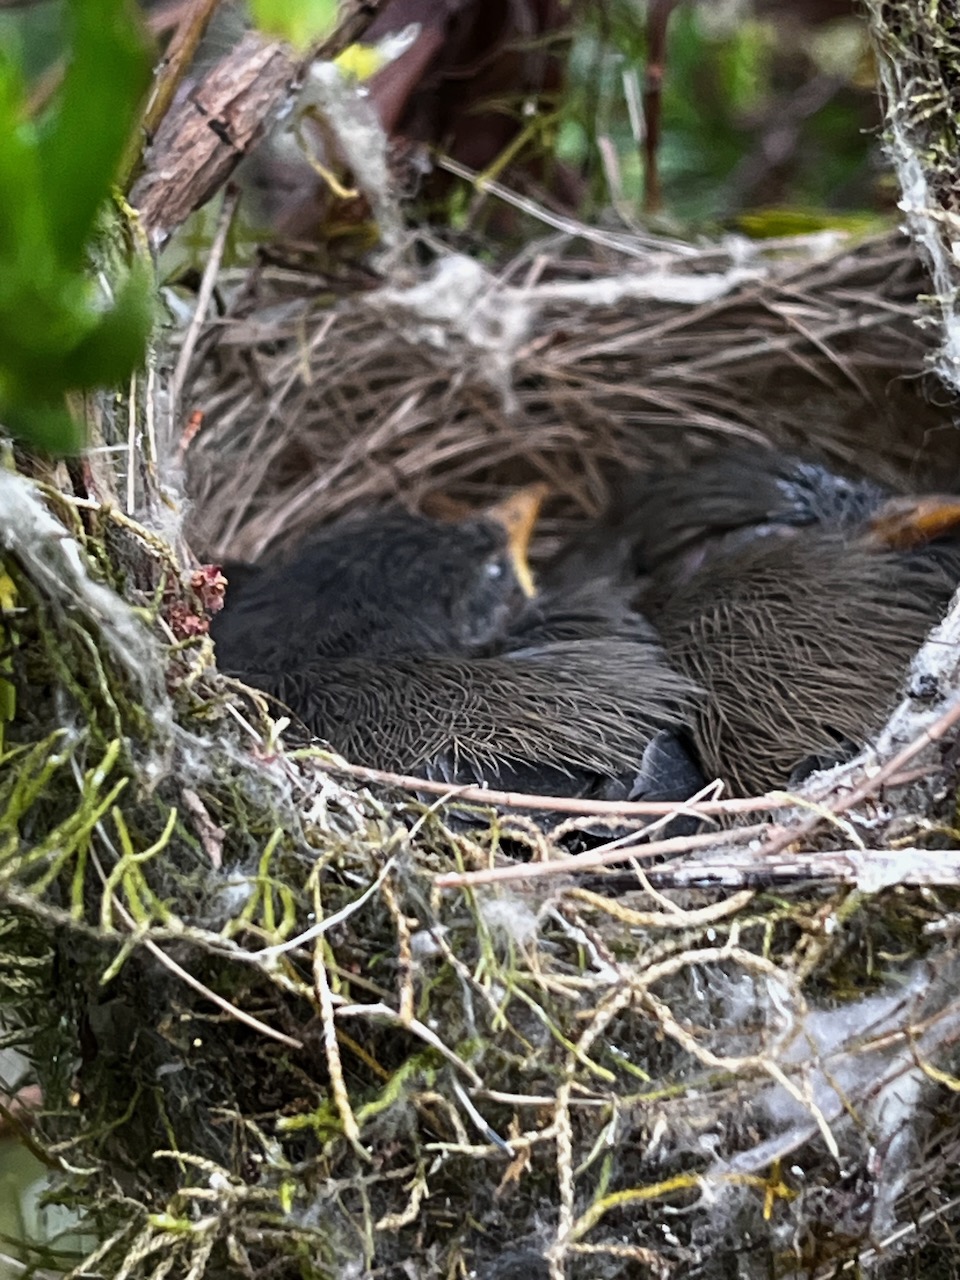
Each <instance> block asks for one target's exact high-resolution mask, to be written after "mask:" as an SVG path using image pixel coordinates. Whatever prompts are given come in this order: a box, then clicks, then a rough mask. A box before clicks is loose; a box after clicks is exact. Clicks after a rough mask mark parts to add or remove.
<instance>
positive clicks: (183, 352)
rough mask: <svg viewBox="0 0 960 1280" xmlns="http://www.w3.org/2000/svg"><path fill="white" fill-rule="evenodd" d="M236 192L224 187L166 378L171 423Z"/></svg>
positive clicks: (204, 313)
mask: <svg viewBox="0 0 960 1280" xmlns="http://www.w3.org/2000/svg"><path fill="white" fill-rule="evenodd" d="M240 195H241V192H240V189H239V187H236V188H234V189H233V190H229V189H228V190H227V193H226V195H225V196H224V198H223V208H222V209H221V210H220V216H219V218H218V219H217V229H216V233H215V234H214V237H213V243H212V244H211V245H210V256H209V257H208V258H207V265H206V266H205V267H204V270H203V279H202V280H201V281H200V291H199V293H198V294H197V305H196V307H195V308H194V311H193V315H192V316H191V317H190V323H189V325H188V326H187V330H186V333H185V334H184V335H183V342H182V343H181V345H180V354H179V355H178V356H177V363H176V366H175V368H174V370H173V377H172V378H171V379H170V415H171V419H172V421H173V422H174V423H177V422H179V419H180V393H181V392H182V390H183V383H184V379H185V378H186V376H187V369H188V368H189V367H190V361H191V360H192V359H193V352H194V349H195V348H196V345H197V341H198V339H199V337H200V330H201V329H202V328H203V324H204V321H205V320H206V318H207V310H208V308H209V306H210V299H211V298H212V297H213V291H214V289H215V288H216V285H217V275H218V273H219V271H220V262H221V260H222V258H223V251H224V248H225V247H226V243H227V236H228V234H229V232H230V224H231V223H232V222H233V218H234V215H235V214H236V212H237V206H238V205H239V204H240Z"/></svg>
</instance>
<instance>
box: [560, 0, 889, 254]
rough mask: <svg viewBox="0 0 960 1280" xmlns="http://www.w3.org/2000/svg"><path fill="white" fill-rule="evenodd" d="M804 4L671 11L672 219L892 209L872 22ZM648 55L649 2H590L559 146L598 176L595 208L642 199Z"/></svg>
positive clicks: (667, 210) (804, 218) (666, 78)
mask: <svg viewBox="0 0 960 1280" xmlns="http://www.w3.org/2000/svg"><path fill="white" fill-rule="evenodd" d="M802 10H803V6H801V5H796V6H794V5H791V4H784V5H782V6H781V7H780V8H779V9H778V10H777V11H776V13H775V14H774V16H769V15H766V16H758V14H757V12H756V11H755V9H754V6H753V5H752V4H750V3H747V2H746V0H742V2H741V3H724V4H720V3H716V4H710V3H701V4H696V3H684V4H680V5H678V7H677V8H676V9H675V10H674V11H673V13H672V14H671V16H670V20H669V25H668V28H667V41H666V58H665V61H664V75H663V91H662V99H661V144H660V151H659V157H658V163H659V169H660V177H661V182H662V187H663V210H662V214H663V216H664V217H666V218H667V219H668V220H669V222H670V223H671V224H672V225H673V226H674V227H676V228H686V229H690V228H703V227H709V226H710V225H714V226H715V225H716V224H717V223H718V222H719V223H724V224H729V223H736V224H738V225H742V226H743V229H745V230H749V233H750V234H775V232H774V231H773V225H772V224H773V223H776V222H777V221H778V218H777V217H774V218H773V219H772V224H771V227H770V228H769V229H767V228H765V226H764V216H765V211H766V210H779V211H781V212H782V211H784V210H791V211H792V212H793V214H794V215H795V217H796V220H797V221H798V222H802V223H803V224H804V228H805V229H811V228H814V227H816V226H838V225H845V224H846V219H845V217H844V216H843V215H846V214H855V215H860V216H861V217H867V218H872V219H876V218H877V217H882V216H883V215H885V214H886V213H887V212H888V211H891V212H892V206H893V190H892V187H891V185H890V184H889V183H887V182H886V181H885V174H886V165H885V164H883V163H882V160H881V157H880V147H879V138H878V132H879V125H880V116H879V110H878V107H877V103H876V89H875V84H874V71H873V64H872V58H871V53H870V47H869V36H868V32H867V28H866V23H865V22H864V21H863V20H862V18H860V17H857V16H855V15H854V14H853V13H851V15H850V16H849V17H842V18H836V19H834V20H832V21H831V22H828V23H820V24H806V23H805V22H804V21H803V12H802ZM647 54H648V50H647V32H646V22H645V6H643V5H641V4H638V3H636V2H635V0H606V2H605V3H604V4H602V5H597V6H589V7H588V11H587V12H586V14H585V22H584V25H583V27H582V29H581V30H580V31H579V32H578V34H577V36H576V38H575V41H574V47H573V53H572V57H571V63H570V83H569V86H568V89H569V91H568V92H567V93H566V94H565V96H564V100H563V103H562V104H561V127H560V132H559V141H558V145H557V154H558V157H559V158H560V159H561V160H562V161H564V162H565V163H566V164H568V165H570V166H571V167H572V168H574V169H576V170H577V171H578V172H581V173H584V174H585V175H586V176H587V178H588V182H589V190H590V195H591V205H592V212H594V213H595V212H596V211H597V210H599V209H602V208H603V207H605V206H608V205H610V204H613V205H615V206H616V207H617V208H618V209H619V210H620V212H621V213H623V214H625V215H627V216H637V215H638V214H639V211H640V210H641V208H642V202H643V187H644V160H643V147H642V141H641V138H642V126H641V128H639V129H638V118H639V116H640V114H641V112H642V95H643V90H644V84H645V77H646V69H647ZM631 98H632V100H633V101H632V103H631ZM605 153H606V154H605ZM590 212H591V210H585V211H584V213H586V214H589V213H590ZM742 214H749V215H751V216H750V218H749V225H748V224H747V222H744V223H743V224H740V216H741V215H742ZM836 215H840V216H839V217H838V216H836Z"/></svg>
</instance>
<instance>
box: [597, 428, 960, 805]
mask: <svg viewBox="0 0 960 1280" xmlns="http://www.w3.org/2000/svg"><path fill="white" fill-rule="evenodd" d="M958 526H960V498H958V497H953V496H943V495H931V496H927V497H904V496H899V495H894V494H892V493H891V492H890V491H889V490H887V489H884V488H883V487H882V486H880V485H877V484H874V483H873V482H871V481H867V480H862V479H861V480H856V479H849V478H846V477H843V476H839V475H836V474H835V473H834V472H832V471H830V470H829V469H828V468H827V467H825V466H822V465H820V464H819V463H815V462H808V461H803V460H801V459H798V458H793V457H780V456H778V455H776V454H774V453H767V452H764V451H762V450H758V451H749V452H748V451H747V450H742V449H735V450H731V451H729V452H726V453H724V454H722V455H721V456H718V457H716V458H714V459H712V460H710V461H708V462H705V463H702V464H700V465H699V466H697V467H695V468H693V469H691V470H689V471H684V472H678V473H674V474H671V475H661V476H652V477H650V478H649V479H648V480H646V481H644V482H643V483H642V485H641V486H640V487H639V489H637V490H635V492H634V493H633V494H632V499H631V514H629V515H627V516H626V517H625V519H624V523H623V527H622V528H621V529H620V530H619V532H618V533H617V537H618V538H619V539H620V543H621V546H622V544H623V542H624V540H626V541H627V542H628V543H629V546H630V554H631V556H632V570H633V572H635V573H637V574H639V575H648V579H647V580H648V585H647V588H646V590H645V591H644V592H643V594H642V596H641V601H642V606H643V608H644V609H645V610H646V611H647V612H648V613H649V616H650V617H651V618H652V619H653V620H654V621H655V623H656V625H657V627H658V630H659V632H660V634H661V636H662V639H663V642H664V647H665V649H666V651H667V655H668V657H669V660H670V662H671V664H672V665H674V666H675V667H676V668H677V669H678V670H680V671H682V672H683V673H684V674H685V675H686V676H687V677H688V678H689V679H690V680H691V681H693V682H696V683H697V684H699V685H701V686H702V687H703V688H704V690H705V692H706V698H705V700H704V701H703V703H701V704H700V705H699V707H698V708H697V709H696V711H695V727H694V738H695V742H696V745H697V748H698V750H699V753H700V757H701V762H702V764H703V767H704V770H705V772H706V774H707V776H719V777H722V778H723V779H725V781H726V782H727V783H728V785H729V787H730V788H731V790H732V791H733V792H734V793H745V794H750V793H755V792H761V791H764V790H767V789H770V788H774V787H783V786H786V785H788V784H790V783H795V782H796V781H798V780H799V779H800V778H801V777H802V776H803V775H804V774H805V773H806V772H810V771H811V770H812V769H813V768H817V767H825V766H827V765H830V764H834V763H837V762H839V761H841V760H843V759H845V758H849V757H850V756H851V755H853V754H855V753H856V751H857V750H858V749H859V748H860V747H861V746H862V745H864V744H865V743H866V742H867V741H868V740H869V738H870V736H871V734H873V733H875V732H876V731H877V730H878V729H879V728H880V727H881V726H882V724H883V723H884V721H885V720H886V718H887V715H888V714H889V712H890V710H891V709H892V707H893V705H894V704H895V702H896V699H897V697H898V695H899V692H900V690H901V687H902V685H903V682H904V677H905V675H906V671H907V667H908V664H909V662H910V659H911V658H912V656H913V654H914V653H915V652H916V650H917V649H918V647H919V646H920V644H921V643H922V642H923V640H924V638H925V636H926V634H927V632H928V631H929V630H930V628H931V627H932V626H933V625H934V624H935V623H936V622H938V621H939V620H940V618H941V617H942V616H943V613H944V612H945V610H946V607H947V605H948V603H949V601H950V598H951V596H952V594H953V592H954V590H955V588H956V587H957V585H958V583H960V537H958V536H957V530H958Z"/></svg>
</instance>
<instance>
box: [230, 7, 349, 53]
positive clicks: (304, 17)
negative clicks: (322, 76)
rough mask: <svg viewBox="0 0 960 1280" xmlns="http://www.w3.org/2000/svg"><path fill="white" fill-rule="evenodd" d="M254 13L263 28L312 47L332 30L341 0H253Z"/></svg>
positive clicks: (306, 46) (302, 45)
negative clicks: (338, 2)
mask: <svg viewBox="0 0 960 1280" xmlns="http://www.w3.org/2000/svg"><path fill="white" fill-rule="evenodd" d="M250 12H251V14H252V16H253V20H254V22H255V23H256V25H257V26H258V27H259V28H260V30H261V31H265V32H267V34H268V35H273V36H279V37H280V39H282V40H286V41H288V42H289V43H290V44H292V45H293V46H294V48H295V49H308V48H309V47H310V45H312V44H315V43H316V42H317V41H318V40H320V39H322V38H323V37H324V36H325V35H326V34H327V33H328V32H329V31H330V30H331V29H332V27H333V25H334V23H335V22H336V20H337V0H250Z"/></svg>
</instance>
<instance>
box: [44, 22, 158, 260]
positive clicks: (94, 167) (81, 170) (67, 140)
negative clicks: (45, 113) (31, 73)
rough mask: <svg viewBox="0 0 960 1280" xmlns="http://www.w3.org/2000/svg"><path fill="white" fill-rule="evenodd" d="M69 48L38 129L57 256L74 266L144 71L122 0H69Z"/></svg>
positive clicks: (142, 52)
mask: <svg viewBox="0 0 960 1280" xmlns="http://www.w3.org/2000/svg"><path fill="white" fill-rule="evenodd" d="M70 12H71V17H72V21H73V39H72V42H71V43H72V52H73V56H72V58H71V60H70V64H69V66H68V68H67V73H66V75H65V77H64V81H63V86H62V88H61V90H60V93H59V95H58V100H57V103H56V106H55V108H54V110H53V112H52V114H51V115H50V116H49V117H48V118H47V119H46V120H45V121H44V125H43V128H42V129H41V130H40V135H39V165H40V181H41V186H42V190H43V194H44V202H45V205H46V209H47V216H48V218H49V225H50V232H51V236H52V238H53V240H54V242H55V244H56V245H57V249H58V251H59V255H60V260H61V262H63V263H64V264H65V265H68V266H78V265H79V264H80V263H81V262H82V261H83V253H84V249H85V247H86V244H87V241H88V240H89V238H90V233H91V231H92V230H93V225H94V220H95V218H96V216H97V210H98V209H99V208H100V205H101V204H102V203H103V199H104V196H105V195H106V193H107V191H108V190H109V187H110V184H111V182H112V181H113V180H114V178H115V177H116V173H117V169H118V167H119V164H120V161H121V159H122V157H123V152H124V149H125V147H126V144H127V141H128V139H129V137H130V134H131V131H132V129H133V125H134V122H135V120H136V118H137V109H138V107H139V105H140V101H141V99H142V98H143V95H144V93H145V92H146V88H147V85H148V83H149V79H150V58H149V56H148V53H147V46H146V42H145V39H144V36H143V32H142V28H141V27H140V25H139V23H138V21H137V20H136V19H135V17H134V14H133V11H132V9H131V7H130V5H129V3H128V0H70Z"/></svg>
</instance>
